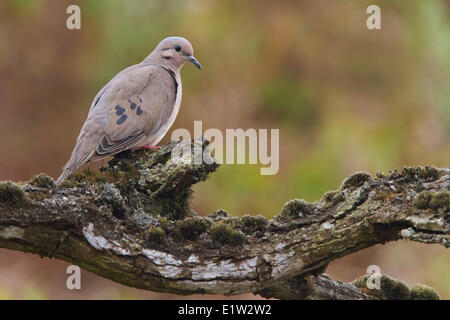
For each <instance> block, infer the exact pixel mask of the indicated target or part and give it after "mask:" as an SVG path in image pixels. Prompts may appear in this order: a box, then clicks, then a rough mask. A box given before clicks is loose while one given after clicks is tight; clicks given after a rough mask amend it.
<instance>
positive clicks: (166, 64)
mask: <svg viewBox="0 0 450 320" xmlns="http://www.w3.org/2000/svg"><path fill="white" fill-rule="evenodd" d="M193 54H194V50H193V48H192V45H191V44H190V42H189V41H188V40H186V39H184V38H181V37H169V38H166V39H164V40H162V41H161V42H160V43H159V44H158V45H157V46H156V48H155V49H154V50H153V51H152V52H151V53H150V54H149V55H148V56H147V57H146V58H145V59H144V60H143V61H142V62H141V63H138V64H135V65H133V66H130V67H128V68H126V69H124V70H122V71H121V72H119V73H118V74H117V75H116V76H115V77H114V78H112V79H111V80H110V81H109V82H108V83H107V84H106V85H105V86H104V87H103V88H102V89H101V90H100V91H99V92H98V93H97V95H96V96H95V98H94V100H93V101H92V104H91V108H90V110H89V113H88V116H87V119H86V121H85V123H84V125H83V127H82V128H81V131H80V133H79V135H78V138H77V141H76V144H75V147H74V149H73V151H72V155H71V156H70V159H69V161H68V162H67V163H66V165H65V166H64V167H63V171H62V174H61V176H60V177H59V178H58V180H57V181H56V182H57V184H60V183H61V182H63V181H64V180H65V179H67V178H68V177H69V176H70V175H71V174H72V173H73V172H74V171H75V170H76V169H78V168H79V167H80V166H82V165H83V164H85V163H87V162H90V161H97V160H100V159H103V158H105V157H109V156H112V155H114V154H117V153H119V152H122V151H125V150H128V149H131V148H133V149H136V148H149V149H153V148H155V146H156V144H157V143H158V142H159V141H161V139H162V138H163V137H164V136H165V135H166V133H167V131H168V130H169V129H170V127H171V126H172V124H173V122H174V121H175V118H176V116H177V114H178V111H179V110H180V104H181V93H182V88H181V77H180V69H181V67H182V66H183V65H184V64H185V63H186V62H191V63H193V64H194V65H195V66H196V67H197V68H199V69H200V70H201V69H202V66H201V65H200V63H199V62H198V61H197V59H195V57H194V55H193Z"/></svg>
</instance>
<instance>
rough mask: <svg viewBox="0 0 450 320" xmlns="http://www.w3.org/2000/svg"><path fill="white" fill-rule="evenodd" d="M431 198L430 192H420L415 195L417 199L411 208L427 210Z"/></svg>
mask: <svg viewBox="0 0 450 320" xmlns="http://www.w3.org/2000/svg"><path fill="white" fill-rule="evenodd" d="M432 197H433V193H432V192H431V191H422V192H421V193H419V194H418V195H417V198H416V199H415V200H414V202H413V206H414V207H416V208H417V209H427V208H428V205H429V203H430V200H431V198H432Z"/></svg>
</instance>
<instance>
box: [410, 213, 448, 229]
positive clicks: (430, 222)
mask: <svg viewBox="0 0 450 320" xmlns="http://www.w3.org/2000/svg"><path fill="white" fill-rule="evenodd" d="M406 220H409V221H411V222H412V223H413V224H414V226H415V227H416V228H418V229H424V230H431V231H442V230H444V226H445V222H444V219H443V218H439V219H430V218H420V217H417V216H412V217H408V218H407V219H406Z"/></svg>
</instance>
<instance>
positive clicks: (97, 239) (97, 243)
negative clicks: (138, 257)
mask: <svg viewBox="0 0 450 320" xmlns="http://www.w3.org/2000/svg"><path fill="white" fill-rule="evenodd" d="M83 235H84V237H85V238H86V240H87V241H88V242H89V244H90V245H91V246H93V247H94V248H95V249H97V250H100V251H101V250H112V251H114V252H116V253H118V254H120V255H123V256H129V255H130V254H131V253H130V251H129V250H127V249H123V248H122V247H121V246H120V245H119V244H118V242H116V241H115V242H114V243H113V242H110V241H108V240H107V239H105V238H104V237H102V236H97V235H96V234H95V233H94V224H93V223H92V222H91V223H89V225H88V226H87V227H84V228H83Z"/></svg>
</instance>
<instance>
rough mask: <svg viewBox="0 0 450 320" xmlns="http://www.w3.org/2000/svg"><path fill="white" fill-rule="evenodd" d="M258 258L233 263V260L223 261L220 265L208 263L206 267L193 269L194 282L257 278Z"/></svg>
mask: <svg viewBox="0 0 450 320" xmlns="http://www.w3.org/2000/svg"><path fill="white" fill-rule="evenodd" d="M256 263H257V258H256V257H255V258H252V259H248V260H245V261H243V262H240V263H233V262H231V260H225V261H221V262H220V263H219V264H217V263H215V262H212V261H206V262H205V265H201V266H196V267H194V268H192V270H191V273H192V277H191V278H192V280H194V281H199V280H202V281H204V280H213V279H217V278H234V279H239V278H247V279H248V278H254V277H256Z"/></svg>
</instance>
